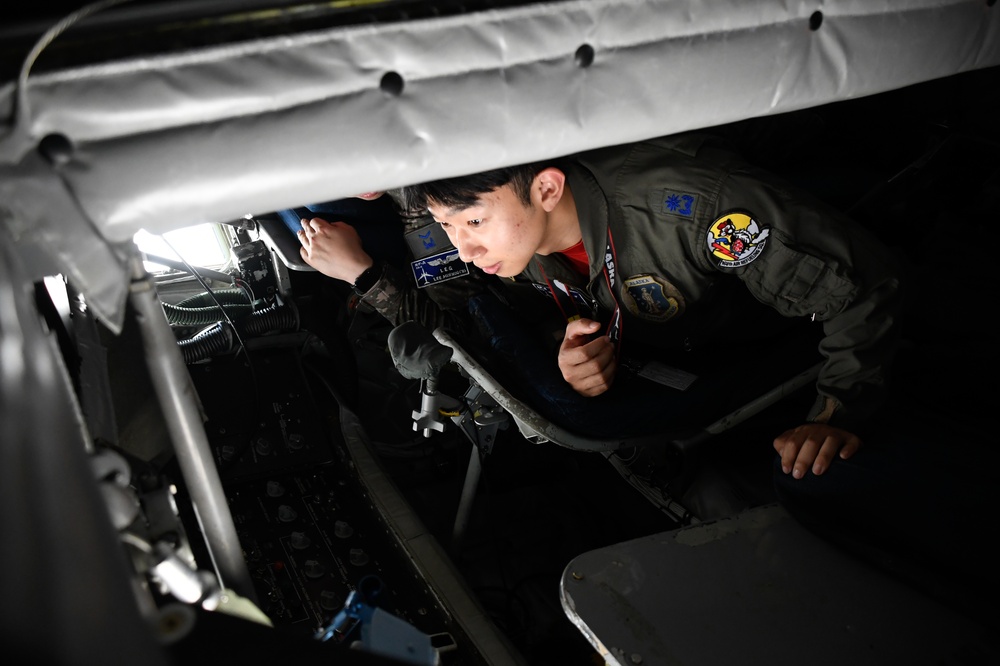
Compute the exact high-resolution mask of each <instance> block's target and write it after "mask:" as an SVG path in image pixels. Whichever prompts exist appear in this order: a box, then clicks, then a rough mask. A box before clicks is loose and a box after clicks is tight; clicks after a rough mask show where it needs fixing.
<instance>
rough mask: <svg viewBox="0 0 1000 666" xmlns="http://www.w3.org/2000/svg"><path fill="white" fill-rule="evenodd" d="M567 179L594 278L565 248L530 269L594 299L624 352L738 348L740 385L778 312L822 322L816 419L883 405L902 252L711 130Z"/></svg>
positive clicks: (608, 160) (590, 161) (651, 145)
mask: <svg viewBox="0 0 1000 666" xmlns="http://www.w3.org/2000/svg"><path fill="white" fill-rule="evenodd" d="M567 182H568V185H569V188H570V190H571V192H572V196H573V198H574V200H575V204H576V209H577V212H578V215H579V218H580V224H581V227H582V231H583V243H584V247H585V248H586V251H587V256H588V257H589V259H590V274H589V276H588V277H587V278H586V279H585V278H583V276H581V275H580V274H579V273H576V272H575V271H573V270H572V269H571V267H570V265H569V263H568V261H567V260H566V259H565V258H564V257H562V256H561V255H559V254H553V255H549V256H539V255H536V261H535V262H534V263H533V264H531V265H529V266H528V267H527V269H526V270H525V272H524V273H523V277H524V278H526V279H528V280H531V281H532V282H534V283H535V284H537V285H539V287H540V288H543V289H547V290H549V291H555V292H559V291H561V290H562V289H561V288H560V286H559V285H566V286H567V287H569V288H570V289H571V290H572V292H573V293H575V294H576V295H577V297H578V298H577V300H578V301H579V300H583V301H589V305H590V306H591V307H592V308H593V309H595V310H596V311H597V313H598V315H597V318H599V319H600V320H601V321H603V322H605V323H606V324H608V334H609V335H610V337H612V339H617V342H618V344H619V359H622V358H625V357H627V356H628V353H629V350H630V349H632V350H636V349H641V350H643V353H645V354H646V355H647V356H648V353H649V350H656V351H666V350H686V351H689V352H690V351H695V350H700V351H701V352H702V354H703V355H705V356H706V357H707V356H711V355H713V354H718V355H722V356H724V357H725V358H727V359H728V360H729V363H730V364H731V370H732V376H733V381H739V374H740V372H739V371H740V363H739V359H740V358H749V357H752V356H753V355H754V354H755V353H756V352H757V350H758V349H759V348H760V346H761V344H763V343H766V341H767V340H768V337H769V336H770V335H772V333H773V330H774V328H773V325H774V322H773V318H771V319H769V317H770V316H771V315H773V314H774V313H777V314H780V315H782V316H783V317H786V318H811V319H812V320H813V321H816V322H819V325H821V326H822V337H821V339H820V341H819V351H820V353H821V354H822V356H823V357H824V358H825V362H824V364H823V366H822V370H821V372H820V375H819V379H818V381H817V391H818V394H819V395H818V398H817V401H816V404H815V405H814V407H813V408H812V410H811V411H810V412H809V413H808V415H807V419H808V420H813V421H821V422H829V423H830V424H831V425H837V426H841V427H845V428H847V429H849V430H850V429H852V428H854V427H855V426H856V425H857V424H858V423H860V422H862V421H864V420H865V419H867V418H868V417H869V416H870V415H871V414H872V412H873V411H875V410H876V409H877V408H878V406H879V405H880V404H881V401H882V399H883V394H884V390H885V385H886V375H887V372H888V368H889V365H890V363H891V360H892V357H893V353H894V349H895V345H896V341H897V337H898V332H897V329H898V313H899V311H900V309H901V307H902V294H901V285H900V276H899V270H898V264H897V261H896V258H895V257H894V256H893V254H892V252H891V251H890V250H889V249H888V248H887V247H886V246H884V245H883V244H882V243H881V242H880V241H879V240H878V239H877V238H875V237H874V235H873V234H871V233H870V232H869V231H867V230H866V229H864V228H862V227H861V226H860V225H859V224H857V223H855V222H854V221H852V220H850V219H849V218H847V217H846V216H845V215H844V214H842V213H840V212H838V211H837V210H834V209H832V208H831V207H829V206H828V205H826V204H823V203H822V202H820V201H819V200H817V199H815V198H811V197H809V196H808V195H806V194H804V193H793V192H792V191H790V190H789V189H788V188H787V187H785V186H784V185H783V184H782V183H781V182H780V181H778V180H777V179H776V178H774V177H773V176H771V175H769V174H767V173H765V172H763V171H761V170H759V169H757V168H755V167H753V166H751V165H749V164H747V163H745V162H744V161H743V160H742V159H740V158H739V157H738V156H737V155H736V154H734V153H730V152H728V151H726V150H725V149H723V148H722V146H721V145H720V144H719V143H718V141H717V140H716V139H714V138H712V137H710V136H708V135H699V134H687V135H676V136H672V137H666V138H662V139H656V140H650V141H645V142H640V143H635V144H629V145H627V146H620V147H611V148H605V149H600V150H595V151H591V152H587V153H582V154H580V155H577V156H576V157H575V158H573V159H571V160H570V161H569V163H568V166H567ZM567 314H569V313H567ZM581 314H582V315H584V316H587V312H585V311H583V312H581Z"/></svg>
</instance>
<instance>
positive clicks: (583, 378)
mask: <svg viewBox="0 0 1000 666" xmlns="http://www.w3.org/2000/svg"><path fill="white" fill-rule="evenodd" d="M600 328H601V324H600V323H599V322H596V321H593V320H591V319H577V320H576V321H571V322H570V323H569V324H567V325H566V335H565V337H563V341H562V345H560V347H559V370H560V371H561V372H562V376H563V379H565V380H566V381H567V382H569V384H570V386H572V387H573V390H575V391H576V392H577V393H579V394H581V395H585V396H587V397H593V396H595V395H600V394H602V393H604V392H605V391H607V390H608V389H609V388H611V383H612V382H613V381H614V378H615V370H616V369H617V368H618V363H617V361H615V347H614V345H613V344H612V343H611V340H609V339H608V337H607V336H601V337H598V338H595V339H593V340H592V339H591V336H593V334H595V333H597V331H598V330H600Z"/></svg>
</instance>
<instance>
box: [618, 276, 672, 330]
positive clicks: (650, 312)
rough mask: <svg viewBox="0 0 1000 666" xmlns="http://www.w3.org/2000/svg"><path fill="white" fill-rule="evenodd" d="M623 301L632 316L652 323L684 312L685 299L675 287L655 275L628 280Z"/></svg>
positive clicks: (625, 283) (623, 292) (623, 291)
mask: <svg viewBox="0 0 1000 666" xmlns="http://www.w3.org/2000/svg"><path fill="white" fill-rule="evenodd" d="M623 286H624V289H623V290H622V300H623V301H624V305H625V307H626V308H627V309H628V311H629V312H631V313H632V314H634V315H636V316H638V317H642V318H643V319H649V320H652V321H666V320H667V319H670V318H672V317H675V316H677V315H679V314H681V313H682V312H684V297H683V296H681V292H680V291H679V290H678V289H677V287H675V286H674V285H672V284H670V283H669V282H667V281H666V280H664V279H663V278H661V277H657V276H654V275H635V276H633V277H630V278H626V280H625V282H624V284H623Z"/></svg>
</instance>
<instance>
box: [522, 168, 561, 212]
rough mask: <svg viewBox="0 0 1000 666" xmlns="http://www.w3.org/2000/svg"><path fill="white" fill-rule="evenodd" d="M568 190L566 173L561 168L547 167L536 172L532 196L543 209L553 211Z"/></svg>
mask: <svg viewBox="0 0 1000 666" xmlns="http://www.w3.org/2000/svg"><path fill="white" fill-rule="evenodd" d="M565 191H566V174H565V173H563V172H562V170H561V169H557V168H555V167H546V168H544V169H542V170H541V171H539V172H538V173H537V174H535V180H534V181H533V182H532V183H531V197H532V199H534V200H535V203H537V204H538V205H539V206H541V207H542V209H543V210H544V211H545V212H547V213H551V212H552V211H553V210H554V209H555V207H556V204H558V203H559V201H560V199H562V196H563V192H565Z"/></svg>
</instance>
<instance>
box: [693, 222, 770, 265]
mask: <svg viewBox="0 0 1000 666" xmlns="http://www.w3.org/2000/svg"><path fill="white" fill-rule="evenodd" d="M769 233H770V228H769V227H766V226H765V227H762V226H761V225H760V224H758V223H757V220H755V219H754V218H753V216H752V215H749V214H748V213H742V212H733V213H726V214H725V215H722V216H721V217H719V218H717V219H716V220H715V221H714V222H712V224H711V225H710V226H709V227H708V236H707V238H706V242H707V244H708V251H709V252H711V253H712V256H713V257H715V258H717V259H718V260H719V264H718V265H719V268H739V267H740V266H746V265H747V264H749V263H750V262H751V261H753V260H754V259H756V258H757V257H759V256H760V254H761V252H763V251H764V246H765V245H766V244H767V236H768V234H769Z"/></svg>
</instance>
